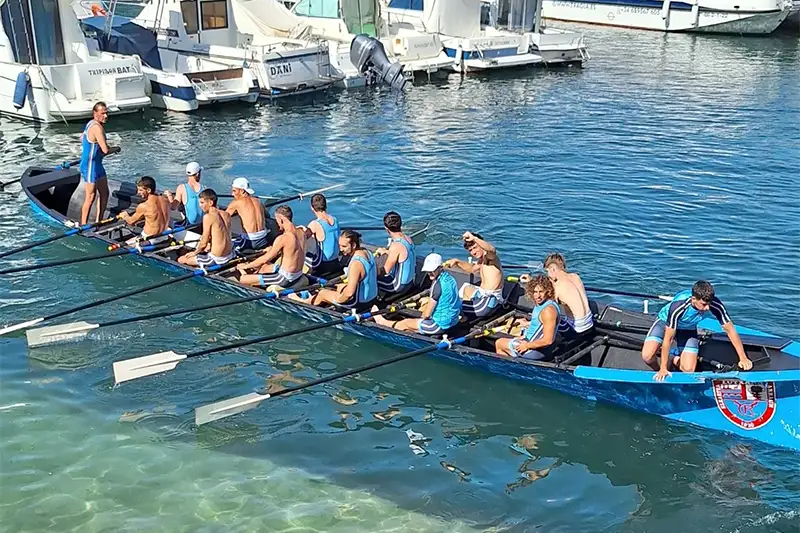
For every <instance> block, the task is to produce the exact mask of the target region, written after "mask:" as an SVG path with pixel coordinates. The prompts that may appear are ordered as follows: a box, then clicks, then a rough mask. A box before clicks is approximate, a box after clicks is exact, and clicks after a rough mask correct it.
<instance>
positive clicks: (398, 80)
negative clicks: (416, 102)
mask: <svg viewBox="0 0 800 533" xmlns="http://www.w3.org/2000/svg"><path fill="white" fill-rule="evenodd" d="M350 61H351V62H352V63H353V65H355V66H356V67H357V68H358V70H359V72H361V73H362V74H366V73H367V72H368V71H373V72H375V73H376V74H377V75H378V79H379V80H380V81H381V82H382V83H385V84H387V85H389V86H390V87H391V88H392V89H398V90H400V91H402V90H403V89H404V88H405V85H406V78H405V75H404V74H403V65H401V64H400V63H392V62H391V61H389V57H388V56H387V55H386V50H385V49H384V48H383V43H382V42H380V41H379V40H377V39H375V38H373V37H370V36H368V35H363V34H362V35H356V36H355V38H354V39H353V42H352V43H350Z"/></svg>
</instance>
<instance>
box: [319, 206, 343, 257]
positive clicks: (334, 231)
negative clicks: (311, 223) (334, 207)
mask: <svg viewBox="0 0 800 533" xmlns="http://www.w3.org/2000/svg"><path fill="white" fill-rule="evenodd" d="M331 218H332V219H333V225H331V224H328V223H327V222H326V221H324V220H323V219H321V218H318V219H317V222H318V223H319V225H320V226H321V227H322V231H324V232H325V239H324V240H323V241H322V242H321V243H319V246H320V249H321V250H322V261H333V260H334V259H336V258H337V257H339V233H340V232H339V221H338V220H336V217H334V216H332V217H331Z"/></svg>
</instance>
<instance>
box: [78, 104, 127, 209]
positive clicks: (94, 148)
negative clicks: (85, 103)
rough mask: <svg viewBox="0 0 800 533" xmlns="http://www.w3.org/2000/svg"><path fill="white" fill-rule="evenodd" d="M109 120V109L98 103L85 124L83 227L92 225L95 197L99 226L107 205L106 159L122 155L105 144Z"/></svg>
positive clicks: (83, 136) (83, 147)
mask: <svg viewBox="0 0 800 533" xmlns="http://www.w3.org/2000/svg"><path fill="white" fill-rule="evenodd" d="M107 120H108V107H107V106H106V104H105V102H97V103H96V104H94V107H92V120H90V121H89V122H87V123H86V127H84V128H83V133H82V134H81V166H80V171H81V181H82V182H83V183H84V186H85V187H84V194H85V197H84V200H83V206H82V207H81V224H86V223H87V222H88V221H89V212H90V211H91V210H92V204H94V200H95V197H97V196H99V203H98V205H97V215H96V216H95V222H100V219H101V218H102V217H103V213H105V211H106V205H108V178H107V177H106V169H105V167H104V166H103V157H105V156H107V155H108V154H116V153H119V151H120V148H119V147H118V146H109V145H108V142H107V141H106V130H105V123H106V121H107Z"/></svg>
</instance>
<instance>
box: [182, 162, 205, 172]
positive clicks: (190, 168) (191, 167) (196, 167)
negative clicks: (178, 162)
mask: <svg viewBox="0 0 800 533" xmlns="http://www.w3.org/2000/svg"><path fill="white" fill-rule="evenodd" d="M201 170H203V167H201V166H200V163H198V162H197V161H192V162H191V163H189V164H188V165H186V175H187V176H194V175H195V174H200V171H201Z"/></svg>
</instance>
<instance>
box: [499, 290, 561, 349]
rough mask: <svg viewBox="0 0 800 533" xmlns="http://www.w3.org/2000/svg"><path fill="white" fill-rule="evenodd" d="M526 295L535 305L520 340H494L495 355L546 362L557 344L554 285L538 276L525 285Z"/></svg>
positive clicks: (557, 309) (556, 311)
mask: <svg viewBox="0 0 800 533" xmlns="http://www.w3.org/2000/svg"><path fill="white" fill-rule="evenodd" d="M525 296H527V297H528V299H529V300H530V301H531V302H533V304H534V308H533V309H532V310H531V316H530V319H529V321H528V325H527V327H526V328H525V330H524V331H523V332H522V336H520V337H515V338H513V339H508V338H502V339H497V341H496V342H495V352H496V353H497V354H498V355H504V356H506V357H522V358H523V359H532V360H534V361H543V360H548V359H550V358H552V355H553V348H554V347H555V345H556V342H557V335H558V322H559V315H560V314H561V310H560V309H559V307H558V304H557V303H556V301H555V288H554V287H553V282H552V281H550V278H548V277H547V276H545V275H544V274H539V275H537V276H535V277H534V278H533V279H531V280H530V281H529V282H528V283H527V285H526V286H525Z"/></svg>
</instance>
